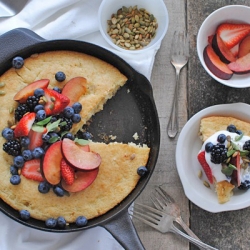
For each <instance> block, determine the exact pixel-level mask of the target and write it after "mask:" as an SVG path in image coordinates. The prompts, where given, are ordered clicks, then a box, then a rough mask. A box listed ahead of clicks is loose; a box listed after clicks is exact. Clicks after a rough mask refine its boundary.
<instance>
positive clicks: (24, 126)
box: [14, 112, 36, 138]
mask: <svg viewBox="0 0 250 250" xmlns="http://www.w3.org/2000/svg"><path fill="white" fill-rule="evenodd" d="M35 118H36V114H35V113H33V112H32V113H28V114H26V115H25V116H23V118H22V119H21V120H20V121H19V122H18V123H17V125H16V127H15V130H14V134H15V137H16V138H17V137H21V136H28V135H29V132H30V130H31V127H32V125H33V123H34V121H35Z"/></svg>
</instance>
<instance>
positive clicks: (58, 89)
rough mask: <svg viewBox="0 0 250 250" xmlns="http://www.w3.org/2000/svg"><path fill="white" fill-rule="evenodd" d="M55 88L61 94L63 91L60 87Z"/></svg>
mask: <svg viewBox="0 0 250 250" xmlns="http://www.w3.org/2000/svg"><path fill="white" fill-rule="evenodd" d="M53 90H54V91H56V92H57V93H59V94H61V93H62V90H61V89H60V88H58V87H54V88H53Z"/></svg>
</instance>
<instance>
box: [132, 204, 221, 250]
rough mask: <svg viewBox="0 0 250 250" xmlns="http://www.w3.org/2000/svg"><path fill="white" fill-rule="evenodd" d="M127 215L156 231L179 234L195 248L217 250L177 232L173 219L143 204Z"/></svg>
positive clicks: (179, 231)
mask: <svg viewBox="0 0 250 250" xmlns="http://www.w3.org/2000/svg"><path fill="white" fill-rule="evenodd" d="M129 214H130V215H131V216H132V217H134V218H136V219H138V220H140V221H142V222H144V223H145V224H147V225H149V226H151V227H153V228H155V229H157V230H158V231H160V232H162V233H167V232H172V233H176V234H179V235H181V236H183V237H184V238H186V239H187V240H189V241H190V242H192V243H193V244H195V245H196V246H198V247H200V249H205V250H218V249H216V248H214V247H211V246H209V245H207V244H205V243H203V242H202V241H200V240H197V239H194V238H192V237H190V236H188V235H187V234H185V233H183V232H182V231H181V230H179V229H178V228H177V227H175V225H174V223H173V222H174V217H173V216H171V215H169V214H166V213H164V212H162V211H159V210H157V209H155V208H152V207H149V206H146V205H143V204H138V203H136V204H134V206H133V207H131V208H130V210H129Z"/></svg>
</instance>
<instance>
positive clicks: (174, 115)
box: [167, 67, 181, 138]
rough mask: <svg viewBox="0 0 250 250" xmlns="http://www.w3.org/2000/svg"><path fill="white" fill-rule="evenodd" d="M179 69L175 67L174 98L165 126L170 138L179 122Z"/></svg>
mask: <svg viewBox="0 0 250 250" xmlns="http://www.w3.org/2000/svg"><path fill="white" fill-rule="evenodd" d="M180 71H181V69H180V68H178V67H176V68H175V73H176V83H175V91H174V100H173V103H172V109H171V114H170V118H169V121H168V126H167V133H168V136H169V137H170V138H174V137H175V136H176V134H177V133H178V129H179V124H178V92H179V81H180Z"/></svg>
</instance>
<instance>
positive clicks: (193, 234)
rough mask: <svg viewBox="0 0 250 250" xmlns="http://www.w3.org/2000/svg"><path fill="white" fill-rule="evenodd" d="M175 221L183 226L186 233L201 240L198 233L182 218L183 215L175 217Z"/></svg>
mask: <svg viewBox="0 0 250 250" xmlns="http://www.w3.org/2000/svg"><path fill="white" fill-rule="evenodd" d="M175 221H176V222H177V223H179V224H180V225H181V226H182V228H183V229H184V230H185V231H186V233H187V234H188V235H189V236H191V237H193V238H194V239H197V240H200V239H199V238H198V236H197V235H196V234H195V233H194V232H193V231H192V230H191V229H190V228H189V227H188V225H187V224H186V223H185V222H184V221H183V220H182V218H181V217H177V218H175Z"/></svg>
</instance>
